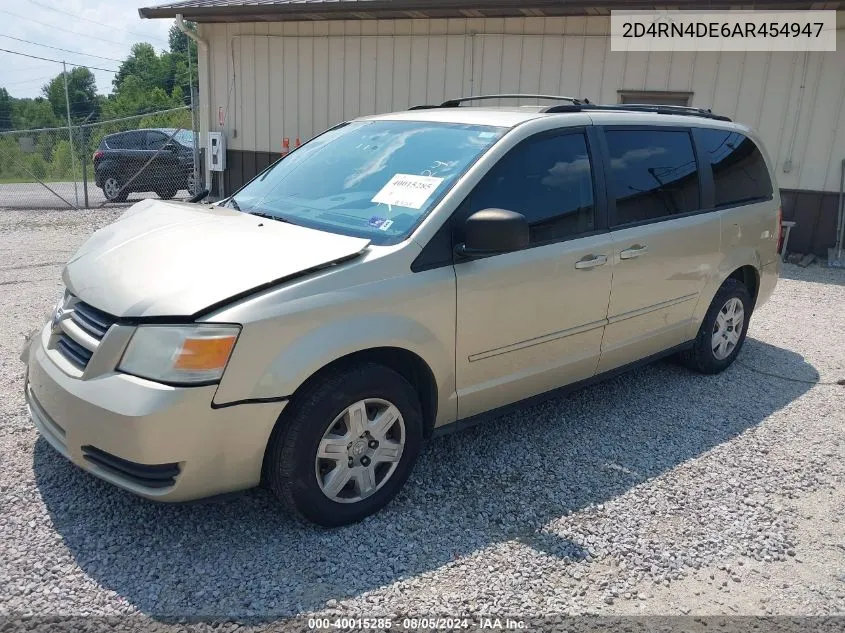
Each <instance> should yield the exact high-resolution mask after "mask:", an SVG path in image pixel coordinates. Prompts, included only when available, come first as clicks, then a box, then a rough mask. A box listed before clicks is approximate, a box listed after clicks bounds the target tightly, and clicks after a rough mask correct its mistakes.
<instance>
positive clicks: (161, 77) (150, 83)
mask: <svg viewBox="0 0 845 633" xmlns="http://www.w3.org/2000/svg"><path fill="white" fill-rule="evenodd" d="M169 71H170V69H169V68H168V64H167V62H166V60H164V59H162V57H159V56H158V54H156V51H155V49H154V48H153V45H152V44H147V43H146V42H141V43H138V44H133V45H132V49H131V52H130V53H129V57H127V58H126V59H125V60H124V61H123V63H121V64H120V67H119V68H118V70H117V73H116V74H115V76H114V79H113V80H112V85H113V86H114V92H115V93H116V94H119V93H120V91H121V90H122V89H123V83H124V82H125V81H126V80H127V79H128V78H130V77H135V78H136V79H137V80H138V82H139V84H140V86H141V87H142V88H143V89H144V90H152V89H153V88H165V89H167V86H166V84H167V80H168V78H169V75H170V72H169ZM168 92H169V90H168Z"/></svg>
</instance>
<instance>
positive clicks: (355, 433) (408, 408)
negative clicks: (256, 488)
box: [263, 363, 423, 527]
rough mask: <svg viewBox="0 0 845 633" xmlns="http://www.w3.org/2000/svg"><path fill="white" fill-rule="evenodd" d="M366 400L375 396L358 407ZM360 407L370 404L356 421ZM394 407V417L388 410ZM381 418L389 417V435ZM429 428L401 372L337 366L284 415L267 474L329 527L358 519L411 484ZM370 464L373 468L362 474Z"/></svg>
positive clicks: (286, 499) (277, 490) (275, 487)
mask: <svg viewBox="0 0 845 633" xmlns="http://www.w3.org/2000/svg"><path fill="white" fill-rule="evenodd" d="M362 403H367V404H364V405H363V406H362V407H361V408H358V409H355V407H356V406H358V405H362ZM391 407H392V408H391ZM353 410H355V411H363V413H362V414H361V417H358V418H356V419H357V420H360V424H361V426H357V427H355V426H354V425H355V424H357V423H356V422H353V420H352V414H350V413H349V412H350V411H353ZM386 412H392V413H390V416H392V417H393V418H395V421H394V422H392V423H390V422H389V420H390V417H389V416H386V415H385V416H384V417H382V415H383V414H384V413H386ZM379 420H388V422H385V423H384V425H383V426H384V427H385V428H386V429H387V430H386V432H385V433H384V434H381V435H380V434H379V430H378V428H379V426H380V425H379V424H378V422H379ZM387 424H390V427H389V428H388V427H387ZM422 429H423V418H422V409H421V407H420V402H419V397H418V395H417V393H416V391H415V390H414V388H413V387H412V386H411V385H410V384H409V383H408V381H407V380H405V379H404V378H403V377H402V376H401V375H399V374H398V373H396V372H395V371H393V370H392V369H388V368H387V367H384V366H382V365H378V364H375V363H366V364H363V365H359V366H357V367H352V368H348V369H343V370H337V371H335V372H332V373H330V374H328V375H327V376H325V377H324V378H323V379H321V380H319V381H318V382H315V383H314V384H312V385H310V386H308V387H306V389H305V391H304V392H302V393H301V394H298V395H297V396H296V397H295V399H294V400H293V401H292V402H291V403H290V404H289V405H288V407H287V408H286V409H285V411H284V413H283V414H282V416H281V417H280V419H279V421H278V422H276V427H275V428H274V429H273V433H272V435H271V437H270V441H269V443H268V445H267V451H266V453H265V456H264V473H263V474H264V482H265V483H266V485H267V486H268V487H269V488H270V490H272V491H273V493H274V494H275V495H276V496H277V497H278V498H279V499H280V500H281V501H282V503H283V504H284V505H285V506H286V507H287V508H288V509H289V510H290V511H292V512H293V513H295V514H297V515H299V516H301V517H302V518H304V519H307V520H308V521H311V522H313V523H317V524H318V525H322V526H324V527H336V526H340V525H346V524H349V523H355V522H357V521H360V520H361V519H363V518H365V517H367V516H369V515H371V514H374V513H375V512H378V511H379V510H381V509H382V508H383V507H384V506H386V505H387V504H388V503H389V502H390V501H391V500H392V499H393V497H395V496H396V494H397V493H398V492H399V490H400V489H401V488H402V486H403V485H404V484H405V482H406V481H407V479H408V477H409V476H410V474H411V470H412V469H413V467H414V463H415V462H416V460H417V457H418V455H419V452H420V448H421V446H422V440H423V432H422ZM361 430H364V433H363V434H361V433H359V431H361ZM370 430H372V434H370ZM374 439H377V440H380V441H375V442H374ZM391 451H392V454H391V455H390V457H389V458H388V457H385V455H387V454H388V453H390V452H391ZM327 454H328V455H329V457H328V458H327V457H325V455H327ZM369 467H371V468H369ZM365 471H366V472H367V473H369V474H367V475H366V476H361V475H360V474H361V473H364V472H365ZM334 473H337V476H336V478H337V480H338V481H343V482H345V483H344V484H342V487H338V486H341V484H340V483H338V484H337V485H336V486H335V484H334V482H333V481H332V477H333V476H334V475H333V474H334ZM362 479H366V481H367V482H369V483H366V484H363V483H362V482H361V481H362ZM335 489H336V490H337V492H336V493H333V492H332V491H333V490H335Z"/></svg>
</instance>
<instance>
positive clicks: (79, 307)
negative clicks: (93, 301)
mask: <svg viewBox="0 0 845 633" xmlns="http://www.w3.org/2000/svg"><path fill="white" fill-rule="evenodd" d="M70 318H71V319H73V321H74V322H75V323H76V324H77V325H78V326H79V327H81V328H82V329H83V330H85V331H86V332H88V334H90V335H91V336H93V337H94V338H96V339H98V340H99V339H102V338H103V337H104V336H105V335H106V332H108V331H109V328H110V327H111V326H112V324H113V323H114V322H115V321H116V319H115V318H114V317H113V316H111V315H108V314H106V313H105V312H103V311H101V310H97V308H94V307H92V306H89V305H88V304H87V303H83V302H82V301H79V302H77V303H76V304H74V306H73V313H72V314H71V317H70Z"/></svg>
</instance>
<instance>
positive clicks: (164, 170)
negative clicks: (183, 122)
mask: <svg viewBox="0 0 845 633" xmlns="http://www.w3.org/2000/svg"><path fill="white" fill-rule="evenodd" d="M173 132H175V130H174V129H172V128H171V129H168V128H154V129H146V130H132V131H131V132H118V133H117V134H109V135H108V136H104V137H103V140H102V141H101V142H100V146H99V147H98V148H97V151H96V152H94V173H95V176H96V181H97V186H98V187H100V189H102V190H103V194H105V196H106V199H107V200H109V201H110V202H123V201H124V200H126V197H127V196H128V195H129V194H130V193H131V192H133V191H154V192H155V193H156V194H157V195H158V196H159V197H160V198H165V199H168V198H172V197H173V196H175V195H176V192H177V191H179V190H180V189H186V190H187V191H188V193H190V194H193V193H194V192H195V191H196V186H195V183H194V150H193V147H194V143H193V134H192V133H191V132H190V131H189V130H180V131H179V132H177V133H176V135H175V136H174V137H173V139H172V140H171V141H169V142H168V140H167V139H168V138H170V136H171V135H172V134H173Z"/></svg>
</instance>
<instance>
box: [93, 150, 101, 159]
mask: <svg viewBox="0 0 845 633" xmlns="http://www.w3.org/2000/svg"><path fill="white" fill-rule="evenodd" d="M102 157H103V152H102V151H101V150H97V151H96V152H94V160H99V159H100V158H102Z"/></svg>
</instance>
